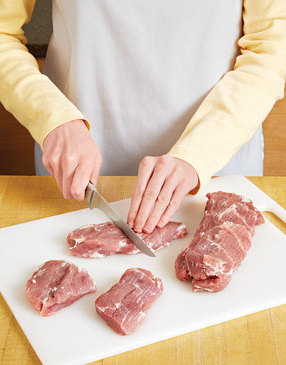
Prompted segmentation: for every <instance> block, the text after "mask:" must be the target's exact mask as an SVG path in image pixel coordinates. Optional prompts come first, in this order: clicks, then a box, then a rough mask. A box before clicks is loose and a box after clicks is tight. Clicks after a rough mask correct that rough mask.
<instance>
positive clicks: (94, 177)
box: [90, 156, 102, 186]
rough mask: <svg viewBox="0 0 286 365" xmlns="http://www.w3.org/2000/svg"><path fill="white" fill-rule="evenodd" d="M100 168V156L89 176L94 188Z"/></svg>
mask: <svg viewBox="0 0 286 365" xmlns="http://www.w3.org/2000/svg"><path fill="white" fill-rule="evenodd" d="M101 166H102V159H101V156H99V157H98V158H97V160H96V164H95V166H94V169H93V171H92V173H91V176H90V181H91V182H92V183H93V185H94V186H96V185H97V183H98V178H99V175H100V169H101Z"/></svg>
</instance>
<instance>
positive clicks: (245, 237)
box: [175, 191, 264, 292]
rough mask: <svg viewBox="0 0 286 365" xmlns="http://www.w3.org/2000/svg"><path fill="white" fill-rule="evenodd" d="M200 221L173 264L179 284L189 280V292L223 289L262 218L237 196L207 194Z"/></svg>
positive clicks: (261, 222) (249, 203) (217, 193)
mask: <svg viewBox="0 0 286 365" xmlns="http://www.w3.org/2000/svg"><path fill="white" fill-rule="evenodd" d="M207 198H208V201H207V204H206V207H205V213H204V217H203V219H202V221H201V223H200V225H199V227H198V229H197V231H196V233H195V235H194V238H193V239H192V241H191V242H190V243H189V244H188V245H187V246H186V247H185V248H184V249H183V250H182V251H181V253H180V254H179V256H178V257H177V260H176V263H175V270H176V276H177V278H178V279H179V280H182V281H185V280H192V289H193V291H195V292H196V291H209V292H217V291H220V290H222V289H224V288H225V287H226V286H227V285H228V283H229V281H230V279H231V275H232V273H233V271H235V270H236V269H237V268H238V266H239V265H240V264H241V262H242V260H243V259H244V258H245V256H246V254H247V251H248V249H249V248H250V246H251V239H252V238H253V236H254V232H255V228H254V227H255V226H257V225H260V224H263V223H264V218H263V216H262V214H261V213H260V212H259V211H258V210H257V209H256V208H255V207H254V205H253V203H252V201H251V200H250V199H247V198H245V197H243V196H241V195H236V194H232V193H225V192H222V191H218V192H215V193H209V194H207Z"/></svg>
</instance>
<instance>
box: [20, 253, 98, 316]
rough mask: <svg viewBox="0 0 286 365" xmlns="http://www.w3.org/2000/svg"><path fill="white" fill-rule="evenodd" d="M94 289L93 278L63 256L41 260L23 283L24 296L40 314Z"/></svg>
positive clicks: (57, 307)
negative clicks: (24, 287) (63, 258)
mask: <svg viewBox="0 0 286 365" xmlns="http://www.w3.org/2000/svg"><path fill="white" fill-rule="evenodd" d="M95 291H96V287H95V281H94V280H93V279H92V278H91V277H90V276H89V274H88V273H87V272H86V271H85V270H84V269H79V268H78V267H77V266H76V265H74V264H72V263H70V262H67V261H63V260H50V261H47V262H46V263H44V264H43V265H42V266H40V267H39V268H38V269H37V270H36V271H35V272H34V274H33V275H32V277H31V279H29V280H28V281H27V285H26V292H27V297H28V300H29V302H30V303H31V304H32V306H33V307H34V308H35V309H36V310H37V311H38V312H39V313H40V315H41V316H50V315H52V314H54V313H55V312H57V311H58V310H60V309H62V308H64V307H67V306H69V305H71V304H72V303H73V302H75V301H76V300H78V299H79V298H81V297H82V296H84V295H86V294H88V293H94V292H95Z"/></svg>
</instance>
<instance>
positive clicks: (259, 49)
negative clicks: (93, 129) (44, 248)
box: [169, 0, 286, 186]
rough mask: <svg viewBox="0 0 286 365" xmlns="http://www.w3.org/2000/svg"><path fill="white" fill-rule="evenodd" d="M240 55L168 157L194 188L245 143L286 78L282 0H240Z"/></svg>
mask: <svg viewBox="0 0 286 365" xmlns="http://www.w3.org/2000/svg"><path fill="white" fill-rule="evenodd" d="M243 21H244V26H243V32H244V35H243V37H242V38H240V39H239V42H238V45H239V47H240V51H241V52H240V55H239V56H238V57H237V59H236V62H235V66H234V70H232V71H230V72H227V73H226V74H225V75H224V76H223V77H222V78H221V80H220V81H219V82H218V83H217V84H216V85H215V86H214V88H213V89H212V90H211V91H210V93H209V94H208V96H207V97H206V98H205V100H204V101H203V103H202V104H201V105H200V107H199V108H198V110H197V111H196V113H195V114H194V116H193V117H192V119H191V121H190V122H189V124H188V125H187V127H186V129H185V131H184V132H183V134H182V135H181V137H180V139H179V140H178V141H177V143H176V144H175V145H174V146H173V147H172V149H171V150H170V151H169V155H171V156H173V157H177V158H180V159H182V160H184V161H187V162H188V163H190V164H191V165H192V166H193V167H194V168H195V169H196V171H197V173H198V176H199V179H200V186H204V185H205V184H206V183H207V182H208V181H209V179H210V178H211V176H212V175H213V174H215V173H216V172H218V171H219V170H220V169H221V168H222V167H223V166H224V165H226V163H227V162H228V161H229V160H230V159H231V158H232V157H233V156H234V154H235V153H236V152H237V151H238V150H239V148H240V147H241V146H242V145H243V144H244V143H246V142H247V141H249V140H250V139H251V137H252V136H253V135H254V133H255V131H256V130H257V129H258V127H259V126H260V125H261V123H262V122H263V121H264V119H265V118H266V116H267V114H268V113H269V112H270V110H271V109H272V107H273V105H274V104H275V102H276V101H277V100H279V99H281V98H283V94H284V83H285V78H286V1H285V0H244V9H243Z"/></svg>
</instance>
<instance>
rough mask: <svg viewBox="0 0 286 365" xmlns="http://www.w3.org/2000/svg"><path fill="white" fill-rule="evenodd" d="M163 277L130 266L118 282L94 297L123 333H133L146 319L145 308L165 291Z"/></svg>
mask: <svg viewBox="0 0 286 365" xmlns="http://www.w3.org/2000/svg"><path fill="white" fill-rule="evenodd" d="M162 292H163V284H162V281H161V279H159V278H154V276H153V275H152V274H151V272H150V271H148V270H144V269H128V270H127V271H125V273H124V274H123V275H122V277H121V278H120V281H119V283H117V284H115V285H113V287H112V288H111V289H110V290H108V291H107V292H106V293H104V294H102V295H101V296H100V297H98V298H97V300H96V301H95V308H96V311H97V313H98V314H99V315H100V316H101V317H102V318H103V319H104V321H105V322H106V323H107V325H108V326H109V327H111V328H112V329H113V330H114V331H115V332H116V333H118V334H120V335H130V334H132V333H134V332H135V331H136V330H137V328H138V327H139V326H140V325H141V324H142V323H143V322H144V319H145V317H146V311H147V310H148V309H149V308H150V307H151V306H152V304H153V303H154V302H155V300H156V299H157V298H158V297H159V296H160V295H161V294H162Z"/></svg>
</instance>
